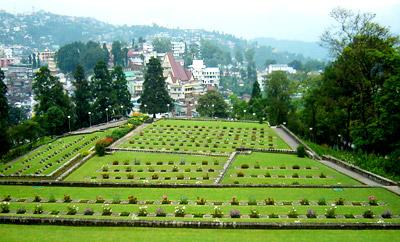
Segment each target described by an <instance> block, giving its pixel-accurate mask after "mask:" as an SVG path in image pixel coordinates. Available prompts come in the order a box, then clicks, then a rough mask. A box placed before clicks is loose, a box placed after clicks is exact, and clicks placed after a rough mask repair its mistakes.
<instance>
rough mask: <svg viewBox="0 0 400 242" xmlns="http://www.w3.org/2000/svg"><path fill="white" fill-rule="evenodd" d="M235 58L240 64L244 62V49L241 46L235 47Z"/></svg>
mask: <svg viewBox="0 0 400 242" xmlns="http://www.w3.org/2000/svg"><path fill="white" fill-rule="evenodd" d="M235 60H236V61H237V62H238V63H240V64H242V63H243V50H242V49H241V48H239V47H236V48H235Z"/></svg>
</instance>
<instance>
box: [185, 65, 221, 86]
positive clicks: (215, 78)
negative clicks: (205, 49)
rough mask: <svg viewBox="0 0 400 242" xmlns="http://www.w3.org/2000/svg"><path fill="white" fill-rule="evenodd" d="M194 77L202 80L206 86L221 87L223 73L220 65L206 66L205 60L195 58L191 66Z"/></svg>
mask: <svg viewBox="0 0 400 242" xmlns="http://www.w3.org/2000/svg"><path fill="white" fill-rule="evenodd" d="M190 70H191V72H192V73H193V77H194V78H195V79H197V80H200V81H201V82H202V83H203V85H204V86H206V87H215V88H218V87H219V79H220V77H221V73H220V70H219V68H218V67H206V66H205V65H204V62H203V60H193V64H192V65H191V66H190Z"/></svg>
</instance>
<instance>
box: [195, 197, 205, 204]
mask: <svg viewBox="0 0 400 242" xmlns="http://www.w3.org/2000/svg"><path fill="white" fill-rule="evenodd" d="M196 204H197V205H205V204H206V199H205V198H200V197H197V201H196Z"/></svg>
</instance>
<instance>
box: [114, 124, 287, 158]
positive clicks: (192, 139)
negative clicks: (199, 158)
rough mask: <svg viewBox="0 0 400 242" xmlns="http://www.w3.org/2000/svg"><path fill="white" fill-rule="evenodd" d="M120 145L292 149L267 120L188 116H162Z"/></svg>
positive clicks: (216, 149) (225, 150)
mask: <svg viewBox="0 0 400 242" xmlns="http://www.w3.org/2000/svg"><path fill="white" fill-rule="evenodd" d="M121 147H123V148H135V149H154V150H162V149H165V150H173V151H196V152H205V153H209V152H211V153H228V152H232V151H233V150H235V149H236V148H239V147H246V148H278V149H290V147H289V146H288V145H287V144H286V143H285V142H284V141H283V140H282V139H281V138H280V137H278V136H277V135H276V133H275V132H274V131H273V130H272V129H271V128H270V127H268V125H266V124H258V123H240V122H224V121H219V122H213V121H187V120H160V121H158V122H156V123H154V124H152V125H149V126H148V127H146V128H145V129H144V130H143V132H141V133H139V134H138V135H135V136H134V137H133V138H132V139H131V140H129V141H128V142H126V143H124V144H121Z"/></svg>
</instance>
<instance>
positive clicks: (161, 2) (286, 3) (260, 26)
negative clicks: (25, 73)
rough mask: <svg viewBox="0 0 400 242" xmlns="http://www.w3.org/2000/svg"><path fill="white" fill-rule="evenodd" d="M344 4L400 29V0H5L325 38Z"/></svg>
mask: <svg viewBox="0 0 400 242" xmlns="http://www.w3.org/2000/svg"><path fill="white" fill-rule="evenodd" d="M338 6H340V7H344V8H348V9H352V10H355V11H362V12H373V13H376V14H377V17H376V20H377V21H378V22H379V23H380V24H382V25H385V26H390V27H391V30H392V32H395V33H397V34H398V33H400V0H374V1H371V0H273V1H272V0H222V1H221V0H197V1H190V0H107V1H105V0H90V1H88V0H86V1H85V0H0V9H4V10H6V11H8V12H12V13H21V12H24V13H26V12H31V11H32V10H35V11H37V10H45V11H49V12H53V13H57V14H63V15H70V16H85V17H94V18H96V19H99V20H102V21H105V22H108V23H112V24H127V25H136V24H141V25H143V24H145V25H149V24H152V23H156V24H158V25H162V26H166V27H180V28H196V29H197V28H201V29H206V30H217V31H222V32H225V33H230V34H234V35H236V36H239V37H244V38H254V37H274V38H278V39H296V40H304V41H317V40H318V39H319V36H320V34H321V33H322V32H323V30H324V29H325V28H326V27H328V26H329V25H330V24H332V21H331V19H330V17H329V12H330V11H331V10H332V9H333V8H335V7H338Z"/></svg>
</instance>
